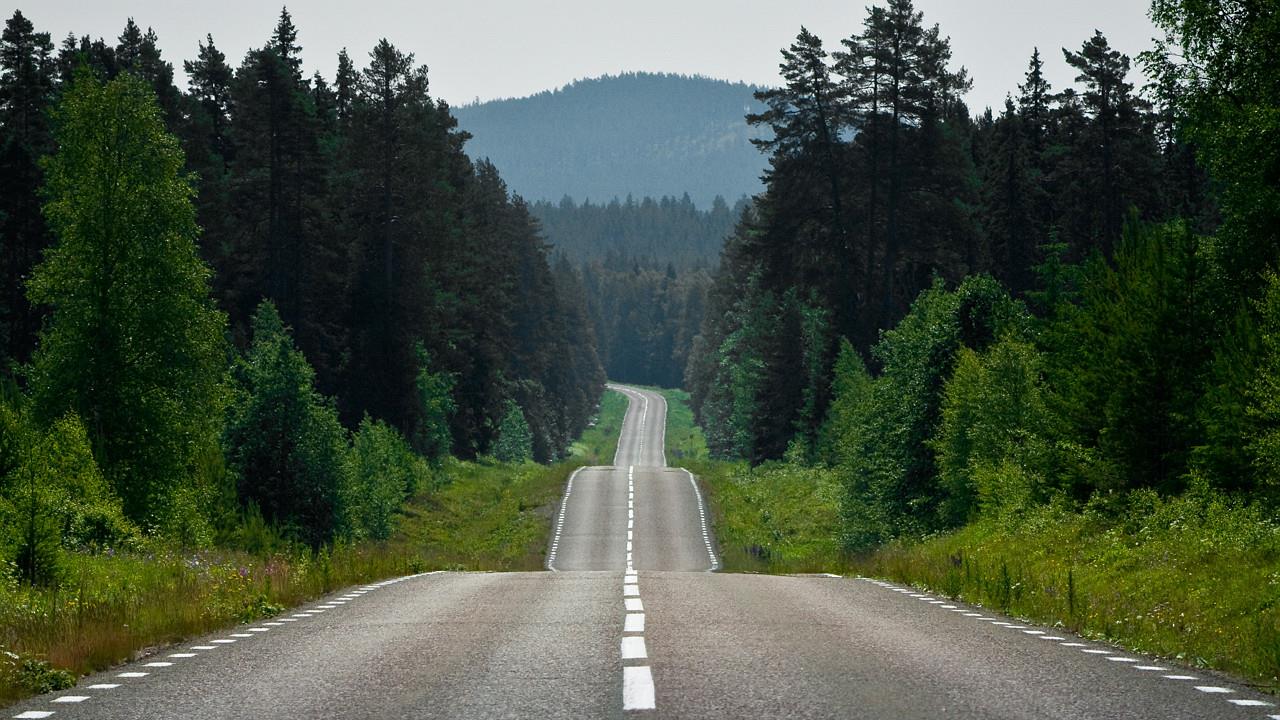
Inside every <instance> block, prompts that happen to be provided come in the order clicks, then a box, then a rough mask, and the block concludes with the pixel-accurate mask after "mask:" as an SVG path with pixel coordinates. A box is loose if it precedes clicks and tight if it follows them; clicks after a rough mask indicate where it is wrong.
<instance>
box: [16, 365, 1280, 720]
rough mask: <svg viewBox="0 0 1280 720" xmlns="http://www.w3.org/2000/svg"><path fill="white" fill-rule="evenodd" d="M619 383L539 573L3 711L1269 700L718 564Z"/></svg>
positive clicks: (637, 397)
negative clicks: (603, 435) (596, 456)
mask: <svg viewBox="0 0 1280 720" xmlns="http://www.w3.org/2000/svg"><path fill="white" fill-rule="evenodd" d="M618 389H619V390H620V391H622V392H625V393H626V394H627V395H628V397H629V398H630V399H631V403H630V406H629V408H628V412H627V416H626V420H625V422H624V426H623V430H622V435H621V439H620V442H619V444H618V453H617V456H616V457H615V459H614V465H612V466H609V467H598V468H584V469H582V470H580V471H578V472H577V473H576V474H575V475H574V477H573V479H572V481H571V483H570V484H569V486H568V487H567V488H566V494H565V500H564V502H563V504H562V508H561V511H560V512H559V513H558V514H557V515H556V516H555V521H554V522H555V527H554V528H553V540H552V543H553V545H552V548H549V550H548V571H547V572H540V573H430V574H423V575H415V576H410V577H406V578H397V579H394V580H390V581H387V582H382V583H375V584H371V585H366V586H362V587H356V588H350V589H348V590H346V591H343V592H340V593H335V594H333V595H331V596H329V597H327V598H325V599H324V600H322V601H319V602H316V603H312V604H310V605H307V606H305V607H303V608H298V609H295V610H293V611H291V612H289V613H286V614H285V615H283V616H281V617H277V618H275V619H273V620H270V621H266V622H261V623H257V624H253V625H245V626H241V627H238V628H234V629H232V630H228V631H226V632H223V633H219V634H217V635H211V636H208V637H205V638H201V639H199V640H195V641H191V642H187V643H183V644H180V645H175V646H173V647H170V648H167V649H164V650H162V651H159V652H157V653H155V654H153V655H152V656H150V657H148V658H145V659H143V660H140V661H138V662H135V663H131V664H129V665H126V666H122V667H118V668H115V669H113V670H110V671H107V672H103V673H99V674H97V675H94V676H91V677H88V678H84V679H82V680H81V682H80V684H79V685H78V686H77V687H76V688H74V689H72V690H68V691H64V692H60V693H56V694H52V695H45V696H41V697H38V698H33V699H31V700H29V701H26V702H24V703H21V704H19V705H16V706H13V707H10V708H7V709H6V710H5V711H4V713H5V714H3V715H0V717H16V718H43V717H53V718H55V719H56V720H63V719H64V718H66V719H68V720H69V719H72V718H111V719H117V718H120V719H122V718H139V719H141V718H148V719H151V718H173V719H177V718H184V719H186V718H190V719H201V718H297V719H299V720H301V719H304V718H370V719H373V718H379V719H382V718H404V719H408V718H537V719H538V720H542V719H544V718H618V717H644V718H649V717H654V718H658V717H660V718H751V719H752V720H756V719H759V718H887V719H895V718H930V719H932V718H939V717H951V718H1027V719H1031V718H1036V719H1041V718H1100V719H1102V718H1106V719H1111V718H1161V719H1164V718H1231V719H1234V718H1240V719H1241V720H1251V719H1254V718H1259V719H1260V718H1267V717H1271V718H1280V707H1277V706H1276V705H1273V704H1271V703H1274V702H1275V700H1274V699H1273V698H1270V697H1268V696H1265V695H1262V694H1259V693H1256V692H1253V691H1251V690H1249V689H1248V688H1246V687H1244V686H1242V685H1240V684H1238V683H1236V682H1233V681H1232V680H1230V679H1228V678H1224V677H1221V676H1216V675H1214V674H1211V673H1207V672H1204V671H1199V670H1194V671H1189V670H1186V669H1185V668H1180V667H1177V666H1175V665H1172V664H1169V663H1166V662H1158V661H1155V660H1152V659H1151V658H1147V657H1144V656H1141V655H1138V654H1134V653H1127V652H1124V651H1121V650H1118V649H1117V648H1114V647H1110V646H1107V645H1103V644H1100V643H1095V642H1089V641H1085V640H1081V639H1079V638H1076V637H1072V636H1070V635H1068V634H1066V633H1061V632H1060V631H1054V630H1053V629H1051V628H1042V627H1032V626H1027V625H1026V624H1023V623H1018V622H1016V621H1015V620H1012V619H1010V618H1004V617H1000V616H997V615H995V614H992V613H990V612H987V611H985V610H983V609H981V608H971V607H969V606H966V605H963V604H961V603H952V602H948V601H946V600H945V599H944V598H937V597H930V596H927V595H924V594H921V593H918V592H915V591H914V590H911V589H909V588H905V587H899V586H895V585H892V584H890V583H886V582H883V581H879V580H870V579H858V578H837V577H825V576H823V577H816V576H804V577H796V576H790V577H770V576H760V575H735V574H728V573H718V572H708V571H709V570H712V569H715V568H716V565H717V557H716V548H715V544H714V542H713V539H712V538H711V537H710V535H709V534H707V532H706V525H705V523H704V519H703V518H704V514H705V511H704V508H703V505H702V502H701V497H700V496H699V492H698V489H697V486H696V484H695V483H694V482H693V481H692V479H691V478H690V476H689V475H688V474H687V473H685V472H684V471H679V470H672V469H669V468H666V467H665V465H666V462H665V458H664V452H663V432H664V426H665V413H666V405H665V402H664V401H663V399H662V398H661V396H659V395H657V394H654V393H651V392H648V391H643V390H638V389H632V388H618ZM553 553H554V554H553ZM1055 632H1058V634H1054V633H1055Z"/></svg>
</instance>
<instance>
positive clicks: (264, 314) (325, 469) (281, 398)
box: [224, 302, 351, 546]
mask: <svg viewBox="0 0 1280 720" xmlns="http://www.w3.org/2000/svg"><path fill="white" fill-rule="evenodd" d="M236 375H237V380H238V388H237V392H236V396H235V401H234V402H233V404H232V407H231V411H230V412H229V414H228V415H229V416H228V419H227V427H226V431H225V436H224V443H225V446H226V449H227V456H228V460H229V465H230V466H231V467H232V468H233V469H234V471H235V472H236V474H237V476H238V477H239V497H240V501H241V502H242V503H244V504H245V505H248V504H250V503H252V504H254V505H256V506H257V507H258V508H259V509H260V510H261V512H262V514H263V515H264V516H265V517H266V518H267V519H268V520H270V521H271V522H274V523H277V524H279V525H281V526H282V527H284V528H286V532H287V534H289V535H290V536H292V537H295V538H297V539H299V540H302V541H304V542H306V543H309V544H311V545H313V546H318V545H320V544H323V543H325V542H328V541H329V540H331V539H333V538H334V537H335V536H336V535H338V534H339V533H340V532H341V531H342V530H343V528H344V522H345V518H344V515H343V513H344V512H345V509H344V508H343V507H342V500H343V492H344V489H345V488H346V487H347V486H348V484H349V482H350V477H351V467H350V463H349V459H348V451H347V433H346V431H345V430H344V429H343V428H342V425H340V424H339V423H338V416H337V412H336V411H335V410H334V408H333V405H332V403H330V402H329V401H328V400H326V399H325V398H324V397H322V396H321V395H320V394H319V393H317V392H316V391H315V389H314V387H313V378H314V371H312V369H311V366H310V365H308V364H307V360H306V358H304V357H303V356H302V353H300V352H298V350H296V349H295V348H294V346H293V340H292V338H290V336H289V332H288V330H287V329H286V328H285V326H284V324H283V323H282V322H281V320H280V315H279V314H278V313H277V312H276V309H275V306H274V305H272V304H271V303H269V302H264V303H263V304H262V305H261V306H260V307H259V308H258V311H257V313H256V314H255V315H254V332H253V345H252V346H251V347H250V349H249V353H248V356H247V357H246V358H245V361H244V362H243V364H241V365H240V367H238V368H237V372H236Z"/></svg>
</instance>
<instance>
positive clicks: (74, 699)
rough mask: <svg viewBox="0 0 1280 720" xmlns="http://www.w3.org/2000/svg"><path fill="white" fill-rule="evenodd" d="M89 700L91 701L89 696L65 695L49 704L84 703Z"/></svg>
mask: <svg viewBox="0 0 1280 720" xmlns="http://www.w3.org/2000/svg"><path fill="white" fill-rule="evenodd" d="M88 699H89V696H88V695H63V696H62V697H56V698H54V699H52V700H50V701H49V702H56V703H82V702H84V701H85V700H88Z"/></svg>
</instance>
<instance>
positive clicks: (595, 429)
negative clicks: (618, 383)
mask: <svg viewBox="0 0 1280 720" xmlns="http://www.w3.org/2000/svg"><path fill="white" fill-rule="evenodd" d="M626 414H627V396H626V395H623V394H622V393H620V392H616V391H614V390H606V391H605V393H604V395H603V396H602V397H601V398H600V407H599V410H598V412H596V414H595V417H593V418H592V419H591V421H590V422H589V423H588V424H587V428H586V430H583V432H582V436H581V437H579V438H578V441H577V442H575V443H574V444H573V445H572V446H571V447H570V448H569V454H570V456H571V457H573V458H576V459H577V460H578V461H579V462H581V463H582V464H583V465H612V464H613V460H614V456H615V455H617V452H618V436H619V435H620V433H621V432H622V422H623V420H624V419H625V418H626Z"/></svg>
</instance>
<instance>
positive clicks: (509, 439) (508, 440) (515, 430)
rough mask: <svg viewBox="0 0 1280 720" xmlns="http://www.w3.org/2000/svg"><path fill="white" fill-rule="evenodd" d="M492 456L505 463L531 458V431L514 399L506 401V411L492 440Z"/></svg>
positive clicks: (519, 461) (524, 460)
mask: <svg viewBox="0 0 1280 720" xmlns="http://www.w3.org/2000/svg"><path fill="white" fill-rule="evenodd" d="M493 456H494V457H495V458H497V459H498V460H499V461H501V462H505V463H521V462H526V461H528V460H532V459H533V433H532V432H530V430H529V422H528V421H527V420H525V416H524V411H523V410H521V409H520V406H519V405H518V404H516V402H515V401H514V400H508V401H507V409H506V413H505V414H504V415H503V416H502V424H500V425H499V426H498V435H497V438H496V439H495V440H494V442H493Z"/></svg>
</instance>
